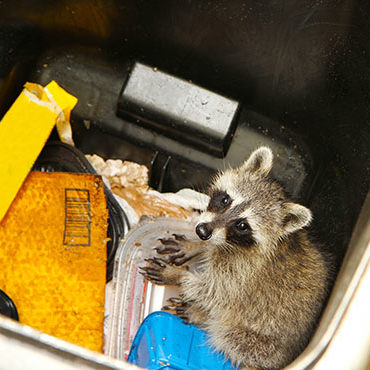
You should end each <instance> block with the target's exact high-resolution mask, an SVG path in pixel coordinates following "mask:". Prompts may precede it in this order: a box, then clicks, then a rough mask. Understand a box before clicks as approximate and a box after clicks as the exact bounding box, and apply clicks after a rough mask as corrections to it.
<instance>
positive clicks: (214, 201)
mask: <svg viewBox="0 0 370 370" xmlns="http://www.w3.org/2000/svg"><path fill="white" fill-rule="evenodd" d="M231 202H232V199H231V198H230V196H229V195H228V194H227V193H226V192H224V191H215V192H214V193H213V194H212V197H211V200H210V202H209V204H208V208H207V210H208V211H210V212H224V211H225V210H226V209H227V208H228V207H229V205H230V204H231Z"/></svg>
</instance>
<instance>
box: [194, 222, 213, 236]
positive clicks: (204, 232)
mask: <svg viewBox="0 0 370 370" xmlns="http://www.w3.org/2000/svg"><path fill="white" fill-rule="evenodd" d="M195 231H196V233H197V234H198V236H199V237H200V238H201V239H202V240H208V239H209V238H210V237H211V235H212V230H211V229H210V228H209V226H208V224H206V223H201V224H198V225H197V227H196V228H195Z"/></svg>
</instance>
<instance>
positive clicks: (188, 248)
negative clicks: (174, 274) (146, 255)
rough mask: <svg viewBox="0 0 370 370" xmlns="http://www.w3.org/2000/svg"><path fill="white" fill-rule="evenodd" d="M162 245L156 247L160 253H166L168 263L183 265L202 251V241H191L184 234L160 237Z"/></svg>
mask: <svg viewBox="0 0 370 370" xmlns="http://www.w3.org/2000/svg"><path fill="white" fill-rule="evenodd" d="M158 240H159V241H160V243H161V244H160V245H159V246H157V247H155V248H154V249H155V250H156V251H157V253H158V254H161V255H166V257H165V259H166V261H167V262H168V263H171V264H173V265H176V266H181V265H183V264H185V263H186V262H188V261H190V260H191V259H192V258H194V257H196V256H198V255H199V254H200V252H201V247H200V244H201V243H194V242H190V241H188V240H187V239H186V237H185V236H184V235H179V234H173V238H168V239H158Z"/></svg>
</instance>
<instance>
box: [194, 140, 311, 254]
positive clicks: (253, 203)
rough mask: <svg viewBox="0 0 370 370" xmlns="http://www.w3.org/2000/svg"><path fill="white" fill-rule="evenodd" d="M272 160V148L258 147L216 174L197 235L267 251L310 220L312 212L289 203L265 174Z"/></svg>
mask: <svg viewBox="0 0 370 370" xmlns="http://www.w3.org/2000/svg"><path fill="white" fill-rule="evenodd" d="M272 161H273V155H272V152H271V150H270V149H269V148H267V147H261V148H259V149H257V150H255V151H254V152H253V153H252V154H251V156H250V157H249V158H248V159H247V160H246V161H245V163H244V164H243V165H242V166H240V167H239V168H236V169H228V170H226V171H224V172H222V173H220V174H219V175H218V176H217V177H216V179H215V181H214V182H213V184H212V186H211V193H210V201H209V204H208V208H207V210H206V212H204V213H203V214H202V215H201V216H200V222H199V223H198V225H197V227H196V233H197V234H198V236H199V238H201V239H202V240H211V241H212V242H213V243H214V244H216V245H217V244H225V243H227V244H229V245H233V246H237V247H243V248H248V247H251V246H252V245H256V246H259V249H260V250H261V251H265V252H269V251H271V248H273V247H274V246H275V245H276V244H277V243H278V241H279V240H280V239H282V238H284V237H286V236H287V235H289V234H290V233H292V232H295V231H297V230H299V229H301V228H303V227H304V226H306V225H307V224H308V223H309V222H310V220H311V212H310V211H309V210H308V209H307V208H305V207H303V206H301V205H299V204H295V203H291V202H288V201H287V199H286V195H285V193H284V191H283V189H282V187H281V186H280V185H279V184H278V183H277V182H276V181H273V180H271V179H270V178H269V177H268V174H269V172H270V170H271V168H272Z"/></svg>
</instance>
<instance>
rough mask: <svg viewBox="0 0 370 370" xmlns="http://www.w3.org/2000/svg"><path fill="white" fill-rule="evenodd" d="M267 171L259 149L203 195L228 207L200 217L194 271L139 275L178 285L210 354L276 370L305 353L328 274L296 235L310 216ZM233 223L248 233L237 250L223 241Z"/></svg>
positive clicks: (267, 160)
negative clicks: (206, 234) (201, 235)
mask: <svg viewBox="0 0 370 370" xmlns="http://www.w3.org/2000/svg"><path fill="white" fill-rule="evenodd" d="M271 166H272V152H271V150H270V149H269V148H265V147H262V148H259V149H257V150H256V151H255V152H253V153H252V155H251V156H250V158H249V159H248V160H247V161H246V162H245V163H244V164H243V165H242V166H241V167H239V168H237V169H229V170H226V171H225V172H223V173H221V174H219V175H218V176H217V178H216V179H215V181H214V183H213V185H212V187H211V194H212V192H218V193H219V192H220V191H221V192H227V194H228V195H229V196H230V197H231V200H232V201H231V203H230V204H229V205H228V206H227V207H226V206H225V207H224V208H222V206H220V208H219V211H217V207H215V206H213V207H212V212H210V211H206V212H205V213H204V214H203V215H201V218H200V219H201V222H204V223H207V225H212V228H213V229H212V231H213V232H212V236H211V238H210V239H209V240H207V241H205V242H201V243H197V245H196V246H195V248H197V253H194V255H195V254H197V255H198V254H199V252H198V251H199V249H200V248H203V250H202V252H201V260H202V265H201V268H200V269H199V270H198V271H196V272H190V271H188V270H187V269H185V268H181V267H177V266H174V265H173V264H170V263H166V262H165V260H161V263H160V265H158V266H159V267H158V266H157V263H155V264H153V265H155V266H154V267H155V268H156V271H157V272H156V274H155V275H154V277H155V279H154V277H153V276H151V275H150V273H147V277H148V278H149V279H151V280H152V281H154V282H156V283H161V284H168V283H171V284H178V285H180V289H181V292H182V295H183V300H184V301H185V302H188V304H187V305H186V308H185V312H186V315H187V316H188V317H189V319H190V321H191V322H193V323H195V324H197V325H199V326H200V327H202V328H204V329H205V330H206V331H208V333H209V335H210V343H211V344H212V346H213V347H214V348H216V349H217V350H219V351H221V352H223V353H224V354H225V355H226V356H227V357H229V358H230V359H231V360H232V362H233V363H234V364H235V365H237V366H244V367H253V368H261V369H279V368H282V367H283V366H285V365H287V364H288V363H289V362H291V361H292V360H293V359H294V358H295V357H296V356H297V355H298V354H299V353H300V351H302V349H303V348H304V347H305V346H306V344H307V342H308V340H309V338H310V336H311V334H312V332H313V330H314V328H315V325H316V322H317V320H318V317H319V315H320V312H321V310H322V307H323V303H324V301H325V299H326V296H327V292H328V283H329V281H330V275H331V274H330V270H331V268H330V266H329V265H328V263H327V262H326V261H327V259H326V258H324V256H323V254H322V253H321V252H320V250H319V248H318V247H317V246H316V245H315V244H312V243H311V242H310V241H309V239H308V237H307V234H306V231H305V230H303V229H302V228H303V227H305V226H306V225H308V224H309V222H310V221H311V212H310V211H309V210H308V209H307V208H305V207H303V206H301V205H298V204H295V203H291V202H289V201H288V200H287V199H286V196H285V194H284V191H283V189H282V188H281V186H280V185H279V184H278V183H276V182H274V181H272V180H270V179H269V178H268V177H267V176H268V172H269V171H270V169H271ZM240 218H242V219H245V221H246V222H248V225H250V228H251V230H246V231H243V232H249V236H251V235H252V237H253V238H252V239H251V240H252V242H251V243H240V244H243V246H240V245H238V244H236V243H235V238H234V239H233V240H234V242H230V241H229V240H227V236H228V235H230V232H231V231H230V230H231V228H235V222H236V221H235V220H239V219H240ZM233 230H234V229H233ZM234 231H235V230H234ZM234 231H233V233H234V234H233V235H234V236H235V235H237V236H236V238H237V237H239V236H238V235H239V234H238V233H240V232H239V231H235V232H234ZM235 233H236V234H235ZM241 233H242V232H241ZM240 235H241V236H240V237H242V236H243V234H240ZM185 243H186V242H185ZM187 249H189V243H187ZM198 257H199V256H198ZM152 267H153V266H152ZM158 275H160V278H158ZM152 278H153V279H152Z"/></svg>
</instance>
